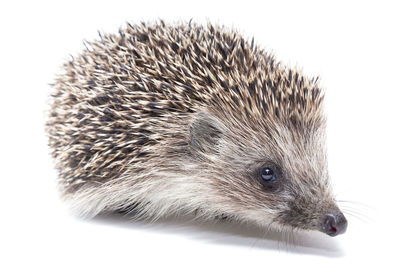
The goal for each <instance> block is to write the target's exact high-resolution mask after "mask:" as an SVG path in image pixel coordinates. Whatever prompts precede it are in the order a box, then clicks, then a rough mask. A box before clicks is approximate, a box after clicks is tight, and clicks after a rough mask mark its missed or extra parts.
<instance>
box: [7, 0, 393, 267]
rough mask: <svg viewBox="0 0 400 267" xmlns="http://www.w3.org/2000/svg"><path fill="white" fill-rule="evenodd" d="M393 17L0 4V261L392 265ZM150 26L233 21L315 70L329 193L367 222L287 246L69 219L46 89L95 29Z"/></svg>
mask: <svg viewBox="0 0 400 267" xmlns="http://www.w3.org/2000/svg"><path fill="white" fill-rule="evenodd" d="M399 11H400V8H399V7H398V6H396V3H395V1H393V2H389V1H376V2H369V1H359V2H355V1H351V2H350V1H343V2H342V1H331V2H329V3H328V2H327V1H314V2H310V1H306V2H304V1H292V2H288V1H276V2H268V1H258V2H252V1H248V0H246V1H244V0H243V1H238V2H234V1H227V2H222V1H195V2H190V1H181V2H171V1H160V2H156V1H139V2H137V3H135V2H134V1H126V2H119V1H108V2H103V1H93V2H83V1H65V2H63V3H61V2H59V1H49V2H40V1H26V2H21V1H12V4H11V3H8V4H7V3H5V2H4V1H2V3H1V4H0V29H1V31H0V101H1V102H0V109H1V110H0V116H1V119H0V128H1V129H0V135H1V138H0V142H1V144H0V155H1V161H0V166H1V172H0V176H1V177H0V182H1V185H0V205H1V210H0V211H1V218H0V247H1V248H0V266H155V265H156V264H157V265H159V266H186V265H188V266H193V265H198V266H289V264H290V265H291V266H324V267H325V266H366V265H367V264H374V265H376V264H382V266H400V265H399V263H400V262H399V259H398V256H397V254H396V253H398V248H399V223H400V220H399V219H400V217H399V194H400V192H399V186H400V183H399V180H400V174H399V167H398V166H399V163H400V162H399V159H400V157H399V151H400V150H399V149H400V145H399V134H400V132H399V127H398V125H399V116H400V107H399V106H400V103H399V101H400V86H399V84H400V83H399V78H400V68H399V61H400V52H399V49H400V41H399V34H400V31H399V28H400V27H399V26H400V19H399V17H400V15H399ZM157 18H162V19H165V20H166V21H176V20H189V19H190V18H193V19H194V21H196V22H201V23H202V22H205V21H207V20H210V21H211V22H214V23H215V22H216V23H220V24H224V25H227V26H234V27H235V28H237V29H238V30H239V31H241V32H242V33H243V34H244V35H245V36H247V37H250V38H251V37H252V36H254V37H255V40H256V41H257V42H258V44H260V45H261V46H263V47H265V48H266V49H269V50H272V51H274V52H275V54H276V56H277V58H278V59H280V60H282V61H283V62H285V63H287V64H289V65H290V66H299V67H302V68H303V70H304V72H305V73H306V74H308V75H320V76H321V78H322V84H323V86H324V87H325V88H326V90H327V97H326V110H327V113H328V124H329V126H328V148H329V163H330V173H331V177H332V180H333V184H334V187H335V192H336V193H337V196H338V198H339V199H343V200H349V201H354V202H356V203H353V204H346V203H342V204H343V206H345V205H347V206H349V205H350V206H351V207H352V209H353V210H354V209H355V210H356V212H357V213H361V214H362V215H359V216H356V217H360V216H361V217H362V218H361V219H362V220H360V219H357V218H356V217H354V216H350V215H347V217H348V219H349V227H348V231H347V233H346V234H345V235H342V236H338V237H335V238H330V237H328V236H324V235H322V234H319V233H312V234H300V235H298V236H296V237H295V242H294V243H293V242H291V241H288V237H280V236H279V235H277V234H270V235H267V236H265V237H264V236H263V235H262V233H261V232H259V231H258V230H255V229H248V228H244V227H241V226H236V225H229V224H223V223H222V224H221V223H217V224H216V225H210V224H205V225H198V224H196V223H185V222H179V221H164V222H159V223H155V224H149V223H146V222H130V221H127V220H123V219H118V218H98V219H95V220H90V221H85V220H81V219H77V218H75V217H73V216H71V215H70V214H69V213H68V209H67V207H65V206H64V205H63V204H62V203H61V202H60V201H59V199H58V195H57V190H56V183H55V180H56V172H55V171H54V170H53V166H52V161H51V159H50V156H49V155H48V150H47V146H46V142H47V140H46V138H45V135H44V130H43V128H44V127H43V125H44V110H45V108H46V99H47V95H48V93H49V86H48V84H49V83H51V82H53V79H54V76H55V73H57V72H58V71H59V69H60V66H61V64H62V63H63V62H64V61H65V60H67V59H68V58H69V55H70V54H71V55H74V54H76V53H77V52H78V51H79V50H80V49H82V48H83V45H82V40H83V39H88V40H92V39H94V38H96V37H97V30H101V31H105V32H117V30H118V27H119V26H123V25H124V22H125V21H127V20H128V21H131V22H139V21H140V20H145V21H151V20H154V19H157ZM365 217H367V218H365Z"/></svg>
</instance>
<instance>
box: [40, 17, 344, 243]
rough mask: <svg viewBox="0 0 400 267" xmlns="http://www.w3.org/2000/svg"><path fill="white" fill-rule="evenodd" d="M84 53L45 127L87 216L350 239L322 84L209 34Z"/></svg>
mask: <svg viewBox="0 0 400 267" xmlns="http://www.w3.org/2000/svg"><path fill="white" fill-rule="evenodd" d="M84 44H85V49H83V51H82V52H80V54H78V55H77V56H75V57H72V58H71V59H70V60H69V61H68V62H67V63H66V64H64V66H63V70H62V71H61V74H60V75H58V76H57V77H56V79H55V82H54V84H52V88H53V92H52V94H51V97H50V99H51V100H50V108H49V115H48V119H47V123H46V132H47V135H48V139H49V147H50V149H51V154H52V156H53V158H54V161H55V167H56V169H57V173H58V184H59V188H60V191H61V196H62V198H63V199H64V200H65V201H67V202H68V203H69V204H70V206H71V208H72V210H73V211H74V212H76V213H77V214H78V215H80V216H85V217H94V216H96V215H98V214H103V213H113V212H118V211H123V212H126V213H130V214H134V215H132V217H135V216H136V217H135V218H140V219H142V218H143V219H151V220H156V219H159V218H163V217H168V216H171V215H174V216H176V215H188V214H194V215H195V218H196V219H205V220H214V219H216V218H221V217H223V218H229V219H230V220H232V221H235V222H239V223H246V224H248V223H250V224H252V225H255V226H259V227H261V228H262V229H280V230H282V229H291V230H301V231H303V230H304V231H320V232H323V233H325V234H328V235H330V236H336V235H338V234H341V233H344V232H345V231H346V228H347V221H346V218H345V216H344V215H343V213H342V212H341V210H340V209H339V207H338V205H337V202H336V200H335V197H334V194H333V192H332V187H331V184H330V178H329V174H328V166H327V154H326V145H325V139H326V116H325V114H324V110H323V99H324V91H323V89H322V88H321V86H320V85H319V81H318V78H308V77H306V76H305V75H304V74H303V73H302V72H301V70H298V69H292V68H289V67H286V66H285V65H284V64H282V63H281V62H279V61H277V60H276V59H275V56H274V55H273V54H272V53H270V52H267V51H265V49H263V48H261V47H260V46H259V45H258V44H255V42H254V38H253V39H251V40H250V39H248V38H244V37H243V36H242V35H241V34H240V33H238V31H236V30H234V29H229V28H226V27H224V26H219V25H213V24H211V23H208V24H207V25H202V24H195V23H192V22H188V23H184V22H181V23H175V24H174V23H171V24H168V23H165V22H164V21H156V22H151V23H144V22H142V23H140V24H131V23H127V24H126V26H124V27H122V28H120V30H119V32H118V33H115V34H104V33H99V38H98V39H97V40H95V41H85V42H84Z"/></svg>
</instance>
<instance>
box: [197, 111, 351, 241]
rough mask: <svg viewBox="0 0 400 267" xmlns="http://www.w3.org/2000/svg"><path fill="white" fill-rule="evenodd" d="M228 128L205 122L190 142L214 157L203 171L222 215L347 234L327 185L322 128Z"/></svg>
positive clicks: (345, 223) (329, 232) (209, 121)
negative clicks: (213, 181)
mask: <svg viewBox="0 0 400 267" xmlns="http://www.w3.org/2000/svg"><path fill="white" fill-rule="evenodd" d="M226 126H227V125H226V123H223V124H220V123H219V122H218V120H213V119H210V118H209V119H208V120H207V121H206V122H205V123H204V125H203V126H202V130H201V131H200V132H202V133H204V136H197V137H196V138H194V139H196V142H198V143H197V147H198V148H202V149H203V152H205V154H207V155H210V154H211V155H212V161H213V162H214V163H215V164H214V165H213V163H211V165H210V164H208V167H207V168H209V170H208V171H209V172H210V174H211V175H213V177H215V178H216V179H217V180H218V183H214V184H213V187H214V188H215V194H216V195H218V199H219V201H220V203H219V205H220V206H221V208H220V209H221V211H222V212H226V213H228V214H229V213H231V214H232V215H234V216H235V217H236V218H238V219H240V220H247V221H253V222H256V223H258V224H260V225H268V226H270V225H274V226H277V227H280V226H284V227H290V228H296V229H305V230H318V231H322V232H324V233H326V234H328V235H331V236H335V235H337V234H340V233H343V232H344V231H345V230H346V227H347V222H346V219H345V217H344V216H343V214H342V213H341V212H340V210H339V209H338V207H337V205H336V203H335V200H334V198H333V197H332V194H331V190H330V186H329V181H328V172H327V162H326V154H325V148H324V142H325V135H324V129H325V127H324V125H321V126H319V127H316V126H315V125H312V127H308V129H307V130H305V129H304V128H302V129H295V128H291V127H287V126H284V127H282V126H277V125H274V126H273V127H265V128H263V127H256V129H257V130H254V129H251V130H249V129H246V127H241V126H240V125H237V126H236V127H232V126H231V125H229V126H227V127H226ZM232 129H233V130H232ZM192 141H193V139H192ZM207 149H209V151H207ZM221 195H223V197H224V198H221ZM223 199H226V203H224V201H223Z"/></svg>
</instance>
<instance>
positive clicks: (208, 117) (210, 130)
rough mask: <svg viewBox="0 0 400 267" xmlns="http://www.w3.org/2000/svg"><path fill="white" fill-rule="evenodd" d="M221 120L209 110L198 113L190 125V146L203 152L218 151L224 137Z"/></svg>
mask: <svg viewBox="0 0 400 267" xmlns="http://www.w3.org/2000/svg"><path fill="white" fill-rule="evenodd" d="M221 127H222V125H221V123H220V121H219V120H218V119H217V118H216V117H215V116H213V115H212V114H210V113H209V112H208V111H201V112H199V113H197V114H196V115H195V116H194V118H193V121H192V123H191V125H190V146H191V147H192V148H193V149H194V150H196V151H201V152H211V151H216V150H217V147H216V145H217V144H218V141H219V140H220V138H221V137H222V130H221Z"/></svg>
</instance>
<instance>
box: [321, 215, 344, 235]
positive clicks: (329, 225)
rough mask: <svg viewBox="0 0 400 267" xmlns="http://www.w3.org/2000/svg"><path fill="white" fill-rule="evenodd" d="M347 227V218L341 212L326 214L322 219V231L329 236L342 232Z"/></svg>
mask: <svg viewBox="0 0 400 267" xmlns="http://www.w3.org/2000/svg"><path fill="white" fill-rule="evenodd" d="M346 229H347V220H346V218H345V217H344V215H343V213H341V212H339V213H336V214H326V215H325V216H324V217H323V220H322V230H321V231H322V232H323V233H325V234H328V235H330V236H337V235H339V234H343V233H344V232H346Z"/></svg>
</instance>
